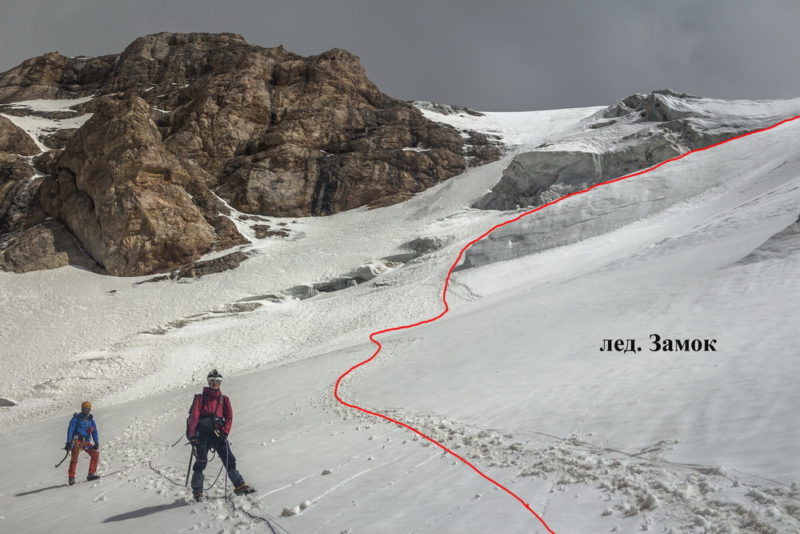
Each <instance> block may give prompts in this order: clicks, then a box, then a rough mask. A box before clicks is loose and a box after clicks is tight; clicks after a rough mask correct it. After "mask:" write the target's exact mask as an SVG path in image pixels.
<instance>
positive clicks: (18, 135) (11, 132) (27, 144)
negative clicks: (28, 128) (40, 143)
mask: <svg viewBox="0 0 800 534" xmlns="http://www.w3.org/2000/svg"><path fill="white" fill-rule="evenodd" d="M3 152H6V153H9V154H19V155H21V156H33V155H34V154H38V153H39V152H40V150H39V147H37V146H36V143H35V142H34V141H33V139H31V137H30V136H29V135H28V134H26V133H25V131H24V130H22V129H21V128H19V127H18V126H16V125H15V124H14V123H13V122H11V121H10V120H8V119H7V118H5V117H3V116H0V153H3Z"/></svg>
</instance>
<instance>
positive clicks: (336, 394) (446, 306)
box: [333, 115, 800, 534]
mask: <svg viewBox="0 0 800 534" xmlns="http://www.w3.org/2000/svg"><path fill="white" fill-rule="evenodd" d="M797 119H800V115H797V116H795V117H792V118H790V119H785V120H782V121H780V122H778V123H776V124H773V125H772V126H768V127H766V128H761V129H760V130H753V131H752V132H748V133H744V134H741V135H737V136H736V137H731V138H730V139H726V140H724V141H720V142H719V143H714V144H713V145H709V146H707V147H704V148H696V149H694V150H690V151H689V152H686V153H685V154H681V155H679V156H675V157H674V158H670V159H668V160H665V161H662V162H661V163H658V164H657V165H653V166H652V167H649V168H647V169H644V170H641V171H637V172H634V173H631V174H626V175H625V176H620V177H619V178H614V179H613V180H608V181H606V182H600V183H597V184H594V185H593V186H591V187H587V188H586V189H583V190H581V191H575V192H574V193H570V194H568V195H564V196H563V197H560V198H557V199H555V200H553V201H550V202H548V203H547V204H542V205H541V206H539V207H537V208H535V209H532V210H530V211H526V212H524V213H521V214H519V215H517V216H516V217H514V218H513V219H509V220H507V221H505V222H502V223H499V224H496V225H494V226H492V227H491V228H490V229H488V230H487V231H485V232H484V233H482V234H481V235H480V236H478V237H476V238H475V239H473V240H472V241H470V242H469V243H467V244H466V245H464V247H463V248H462V249H461V250H460V251H459V253H458V256H457V257H456V259H455V261H454V262H453V264H452V265H451V266H450V270H449V271H447V276H446V277H445V280H444V288H443V289H442V303H443V304H444V310H442V312H441V313H439V315H437V316H436V317H431V318H430V319H425V320H424V321H419V322H418V323H414V324H408V325H404V326H395V327H392V328H387V329H385V330H378V331H377V332H373V333H371V334H370V335H369V339H370V341H372V342H373V343H375V345H377V346H378V348H377V349H376V350H375V352H374V353H373V354H372V356H370V357H369V358H367V359H366V360H364V361H363V362H360V363H357V364H355V365H354V366H352V367H351V368H350V369H348V370H347V371H346V372H344V373H343V374H342V375H341V376H340V377H339V379H338V380H337V381H336V385H335V386H334V388H333V396H334V397H336V400H337V401H339V402H340V403H342V404H343V405H345V406H347V407H348V408H353V409H355V410H358V411H360V412H363V413H366V414H369V415H373V416H375V417H378V418H380V419H384V420H386V421H390V422H392V423H394V424H396V425H399V426H401V427H403V428H406V429H408V430H410V431H412V432H413V433H415V434H417V435H418V436H420V437H421V438H424V439H425V440H427V441H429V442H431V443H433V444H434V445H436V446H437V447H439V448H440V449H442V450H443V451H445V452H446V453H448V454H450V455H451V456H453V457H455V458H457V459H459V460H461V461H462V462H463V463H464V464H466V465H467V466H468V467H469V468H471V469H472V470H473V471H475V472H476V473H478V475H480V476H481V477H483V478H485V479H486V480H488V481H489V482H491V483H492V484H493V485H495V486H496V487H498V488H499V489H501V490H503V491H505V492H506V493H508V494H509V495H510V496H511V497H513V498H514V499H515V500H517V501H518V502H519V503H520V504H521V505H522V506H523V507H525V509H526V510H528V511H529V512H530V513H532V514H533V515H534V516H535V517H536V519H538V520H539V522H540V523H541V524H542V525H543V526H544V528H545V529H546V530H547V532H549V533H550V534H556V533H555V531H554V530H552V529H550V527H549V526H548V525H547V523H546V522H545V521H544V519H542V517H541V516H540V515H539V514H537V513H536V511H535V510H534V509H533V508H531V507H530V505H529V504H528V503H526V502H525V501H524V500H522V498H521V497H520V496H519V495H517V494H516V493H514V492H513V491H511V490H510V489H508V488H507V487H505V486H504V485H502V484H501V483H499V482H498V481H496V480H494V479H493V478H490V477H489V476H488V475H486V474H484V473H483V472H482V471H481V470H480V469H478V468H477V467H475V466H474V465H473V464H472V463H470V462H469V461H468V460H467V459H466V458H464V457H463V456H460V455H459V454H457V453H456V452H454V451H452V450H451V449H448V448H447V447H446V446H444V445H442V444H441V443H439V442H438V441H436V440H435V439H433V438H431V437H430V436H427V435H425V434H423V433H422V432H420V431H419V430H417V429H416V428H414V427H412V426H410V425H408V424H406V423H404V422H402V421H398V420H397V419H393V418H392V417H389V416H388V415H384V414H382V413H378V412H373V411H371V410H367V409H366V408H362V407H361V406H357V405H355V404H350V403H349V402H346V401H344V400H343V399H342V398H341V397H340V396H339V386H340V385H341V383H342V380H344V378H345V377H346V376H347V375H349V374H350V373H351V372H353V371H354V370H355V369H358V368H359V367H361V366H362V365H364V364H367V363H369V362H371V361H372V360H374V359H375V357H376V356H378V354H379V353H380V352H381V349H383V345H381V343H380V342H379V341H378V340H377V339H375V336H377V335H380V334H386V333H387V332H396V331H398V330H406V329H408V328H414V327H417V326H420V325H423V324H427V323H432V322H434V321H436V320H438V319H440V318H442V317H444V316H445V315H446V314H447V312H449V311H450V305H449V304H448V303H447V289H448V287H449V286H450V278H451V277H452V276H453V271H454V270H455V268H456V266H458V264H459V262H460V261H461V258H462V257H463V256H464V253H465V252H466V251H467V250H469V248H470V247H472V245H474V244H475V243H477V242H478V241H480V240H481V239H483V238H484V237H486V236H488V235H489V234H491V233H492V232H494V231H495V230H497V229H498V228H502V227H503V226H506V225H509V224H511V223H515V222H517V221H518V220H520V219H522V218H523V217H527V216H528V215H530V214H532V213H536V212H537V211H540V210H543V209H544V208H546V207H548V206H552V205H553V204H557V203H559V202H561V201H562V200H566V199H568V198H570V197H573V196H576V195H582V194H584V193H588V192H589V191H591V190H592V189H596V188H598V187H600V186H603V185H608V184H613V183H615V182H619V181H622V180H627V179H629V178H634V177H636V176H640V175H642V174H646V173H648V172H651V171H654V170H656V169H658V168H659V167H661V166H663V165H666V164H667V163H671V162H673V161H678V160H679V159H683V158H685V157H686V156H688V155H690V154H694V153H695V152H702V151H704V150H709V149H711V148H714V147H717V146H720V145H724V144H725V143H730V142H731V141H735V140H737V139H741V138H743V137H747V136H750V135H754V134H757V133H761V132H766V131H767V130H772V129H773V128H777V127H778V126H781V125H782V124H786V123H787V122H790V121H794V120H797Z"/></svg>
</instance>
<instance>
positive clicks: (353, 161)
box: [0, 33, 498, 275]
mask: <svg viewBox="0 0 800 534" xmlns="http://www.w3.org/2000/svg"><path fill="white" fill-rule="evenodd" d="M94 95H104V96H96V97H95V98H88V97H92V96H94ZM39 99H76V100H75V103H76V105H75V106H72V107H71V108H65V109H63V110H61V111H59V112H53V111H45V112H42V111H41V109H39V108H41V104H40V103H37V102H28V101H37V100H39ZM77 99H80V100H77ZM11 103H18V104H17V105H8V104H11ZM4 104H6V105H4ZM25 106H28V107H27V108H26V107H25ZM37 106H38V107H37ZM90 114H91V115H90ZM20 115H22V116H23V117H21V118H22V119H25V118H30V117H34V118H36V119H37V120H49V121H51V123H52V124H56V126H55V127H51V128H49V129H48V128H38V127H37V128H38V129H35V128H29V130H28V131H29V133H33V135H34V137H37V136H38V138H37V141H38V142H39V145H41V146H45V147H48V148H53V150H52V151H50V152H47V153H45V154H44V155H40V156H38V157H36V158H35V159H34V158H30V157H29V158H27V159H25V158H23V157H24V156H33V155H36V154H38V153H39V152H40V148H39V146H37V143H36V142H34V140H33V139H31V137H30V136H29V135H28V134H26V133H25V131H22V130H21V129H20V128H19V127H18V126H15V124H14V123H13V122H15V121H16V123H17V124H21V123H20V120H19V119H20ZM89 116H91V118H90V119H88V120H86V119H87V118H88V117H89ZM73 117H84V119H83V120H82V121H77V120H76V119H73ZM73 120H74V121H75V122H74V124H73V123H70V122H69V121H73ZM36 124H39V123H36ZM464 152H465V150H464V141H463V139H462V137H461V136H460V135H459V133H458V132H457V131H456V130H454V129H453V128H451V127H449V126H446V125H443V124H438V123H434V122H431V121H429V120H427V119H426V118H424V117H423V116H422V114H421V113H420V112H419V110H417V109H416V108H415V107H414V106H412V105H411V104H409V103H407V102H403V101H399V100H396V99H393V98H391V97H389V96H387V95H386V94H384V93H382V92H381V91H380V90H379V89H378V88H377V87H376V86H375V85H374V84H373V83H372V82H371V81H370V80H369V79H368V78H367V76H366V74H365V72H364V69H363V67H362V66H361V64H360V62H359V60H358V58H357V57H355V56H354V55H352V54H350V53H348V52H346V51H344V50H338V49H334V50H330V51H328V52H325V53H323V54H320V55H318V56H311V57H302V56H299V55H297V54H293V53H291V52H288V51H286V50H285V49H283V47H280V46H279V47H277V48H263V47H259V46H254V45H251V44H248V43H247V42H245V41H244V39H243V38H242V37H240V36H238V35H234V34H171V33H161V34H157V35H149V36H146V37H142V38H140V39H137V40H136V41H134V42H133V43H131V45H129V46H128V47H127V48H126V49H125V50H124V51H123V52H122V53H121V54H119V55H109V56H102V57H97V58H88V57H73V58H68V57H65V56H62V55H60V54H58V53H55V52H54V53H49V54H46V55H44V56H41V57H38V58H34V59H31V60H28V61H26V62H24V63H22V64H21V65H19V66H17V67H15V68H14V69H11V70H10V71H7V72H5V73H1V74H0V232H3V231H5V233H6V234H8V233H9V232H17V233H16V234H14V235H13V237H14V239H13V240H11V239H10V237H11V236H9V235H6V236H5V237H3V236H2V235H0V249H2V247H4V245H3V244H4V243H5V247H6V248H7V247H8V246H9V243H11V242H13V243H14V244H15V245H14V246H17V247H20V246H23V243H22V242H24V236H23V235H22V234H21V232H23V231H25V230H27V229H29V228H31V227H33V226H35V225H37V224H43V223H44V222H45V221H47V222H48V225H49V226H48V227H53V226H54V225H63V227H64V228H65V229H67V230H68V232H66V233H67V234H72V235H74V236H75V238H77V241H78V242H79V243H80V245H81V248H82V249H83V250H84V251H85V253H86V255H87V257H88V258H87V259H88V260H90V263H95V264H96V268H97V269H101V270H105V271H107V272H108V273H110V274H114V275H141V274H149V273H153V272H159V271H166V270H171V269H174V268H176V267H178V266H180V265H185V264H189V263H192V262H194V261H197V260H198V259H199V258H200V257H201V256H202V255H203V254H205V253H206V252H209V251H213V250H219V249H222V248H227V247H230V246H233V245H235V244H237V243H242V242H244V241H245V240H244V238H243V237H242V236H241V235H240V234H239V233H238V232H237V230H236V228H235V226H234V224H233V223H232V222H231V221H230V219H229V218H227V217H226V216H227V215H229V214H230V210H229V209H228V208H227V207H226V204H228V205H230V206H231V207H233V208H235V209H236V210H239V211H242V212H248V213H256V214H261V215H272V216H308V215H327V214H332V213H336V212H339V211H342V210H347V209H351V208H355V207H358V206H364V205H369V206H371V207H379V206H385V205H389V204H393V203H397V202H400V201H403V200H405V199H407V198H409V197H410V196H412V195H413V194H415V193H417V192H420V191H423V190H424V189H426V188H428V187H431V186H432V185H435V184H436V183H439V182H441V181H442V180H445V179H447V178H449V177H452V176H454V175H456V174H458V173H460V172H462V171H463V170H464V167H465V161H464ZM497 156H498V153H497V152H496V151H494V152H492V151H489V152H487V153H485V154H481V156H480V158H479V159H478V161H477V162H476V161H473V162H471V163H472V164H474V163H483V162H486V161H489V160H492V159H495V158H496V157H497ZM14 158H17V159H14ZM19 158H22V159H19ZM34 167H35V168H36V170H38V171H39V174H37V175H36V176H35V177H34V174H33V170H34V169H33V168H34ZM4 169H5V170H4ZM23 190H24V194H23V195H21V191H23ZM32 192H33V193H35V194H32ZM26 199H27V200H30V202H28V203H27V204H26V203H25V202H24V201H25V200H26ZM223 201H224V202H223ZM4 205H5V206H6V208H7V209H6V210H5V211H3V206H4ZM12 205H13V206H14V209H11V206H12ZM31 214H35V215H36V216H35V217H32V215H31ZM11 219H14V221H16V222H15V223H14V224H11V223H10V222H9V221H10V220H11ZM3 229H5V230H3ZM38 231H39V232H40V233H41V232H45V231H46V227H45V226H42V227H40V228H39V230H38ZM63 234H64V232H62V231H59V232H58V235H63ZM21 241H22V242H21ZM1 258H2V255H0V268H4V269H11V270H17V271H19V270H29V269H31V268H39V267H37V266H36V265H29V266H28V267H26V268H21V267H20V266H19V262H18V263H16V264H13V265H12V264H9V263H8V262H6V263H3V260H2V259H1ZM55 263H56V264H57V263H58V262H55ZM40 264H41V265H42V268H44V267H51V266H53V265H54V262H53V261H52V258H49V259H47V260H46V261H45V260H43V261H41V262H40Z"/></svg>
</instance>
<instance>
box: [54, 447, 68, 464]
mask: <svg viewBox="0 0 800 534" xmlns="http://www.w3.org/2000/svg"><path fill="white" fill-rule="evenodd" d="M69 452H70V451H67V452H65V453H64V457H63V458H62V459H61V461H60V462H58V463H57V464H56V467H58V466H60V465H61V464H63V463H64V460H66V459H67V456H69Z"/></svg>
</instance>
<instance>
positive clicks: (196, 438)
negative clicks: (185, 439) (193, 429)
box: [189, 434, 200, 445]
mask: <svg viewBox="0 0 800 534" xmlns="http://www.w3.org/2000/svg"><path fill="white" fill-rule="evenodd" d="M189 443H191V444H192V445H199V444H200V436H199V435H197V434H195V435H194V436H192V437H191V438H189Z"/></svg>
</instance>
